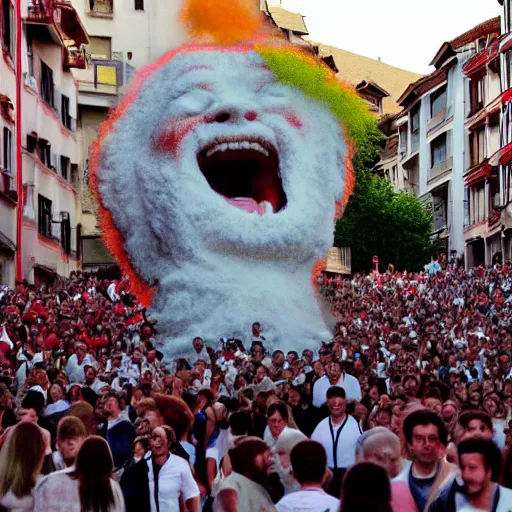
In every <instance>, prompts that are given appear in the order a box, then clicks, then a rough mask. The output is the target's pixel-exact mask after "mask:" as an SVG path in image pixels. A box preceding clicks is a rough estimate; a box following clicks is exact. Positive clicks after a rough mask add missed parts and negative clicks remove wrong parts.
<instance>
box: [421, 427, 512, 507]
mask: <svg viewBox="0 0 512 512" xmlns="http://www.w3.org/2000/svg"><path fill="white" fill-rule="evenodd" d="M458 455H459V461H460V469H461V476H462V480H463V481H464V487H461V486H459V485H457V483H456V482H454V484H453V485H452V488H451V489H450V490H449V491H445V492H444V493H443V495H442V496H440V497H439V498H438V499H437V500H436V501H435V502H434V503H433V504H432V506H431V508H430V511H429V512H463V511H470V510H488V511H489V512H508V511H509V510H510V505H511V504H512V490H510V489H506V488H505V487H502V486H500V485H498V484H497V483H495V482H497V481H498V478H499V475H500V470H501V452H500V450H499V448H498V447H497V446H496V445H495V444H494V443H493V442H492V441H491V440H490V439H483V438H481V437H470V438H468V439H466V440H464V441H462V442H461V443H460V444H459V447H458Z"/></svg>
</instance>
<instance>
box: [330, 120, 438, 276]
mask: <svg viewBox="0 0 512 512" xmlns="http://www.w3.org/2000/svg"><path fill="white" fill-rule="evenodd" d="M381 141H382V134H381V133H380V132H379V131H378V129H377V128H376V127H374V128H373V127H372V128H370V129H369V130H368V135H367V137H366V139H365V141H364V142H363V144H361V145H360V146H359V149H358V152H357V153H356V155H355V157H354V169H355V174H356V187H355V191H354V194H353V196H352V197H351V198H350V201H349V203H348V205H347V208H346V210H345V213H344V215H343V217H342V218H341V219H340V220H339V221H338V222H337V224H336V229H335V233H334V245H335V246H336V247H350V248H351V250H352V270H353V271H354V272H362V271H368V270H370V269H371V268H372V258H373V256H378V257H379V264H380V267H381V270H383V269H385V268H387V265H388V264H390V263H392V264H393V265H395V268H396V269H397V270H405V269H407V270H411V271H415V270H419V269H421V268H422V267H423V265H425V264H426V263H428V261H429V258H430V256H431V255H432V254H433V252H434V249H435V248H434V244H433V243H432V241H431V239H430V233H431V230H432V214H431V213H430V212H428V211H427V210H426V209H425V208H424V206H423V204H422V203H420V202H419V201H418V200H417V199H416V197H414V196H413V195H412V194H410V193H407V192H395V191H394V190H393V187H392V186H391V183H390V182H389V181H388V180H386V179H383V178H380V177H379V176H376V175H374V174H372V173H371V172H370V169H371V168H372V167H373V166H374V165H375V163H376V162H377V160H378V158H379V147H380V143H381Z"/></svg>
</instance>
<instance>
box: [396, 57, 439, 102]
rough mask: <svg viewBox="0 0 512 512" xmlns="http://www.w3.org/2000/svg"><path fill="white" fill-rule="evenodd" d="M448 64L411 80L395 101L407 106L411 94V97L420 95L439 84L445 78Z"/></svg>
mask: <svg viewBox="0 0 512 512" xmlns="http://www.w3.org/2000/svg"><path fill="white" fill-rule="evenodd" d="M447 73H448V66H443V67H442V68H439V69H436V70H435V71H434V72H432V73H430V74H429V75H425V76H422V77H421V78H420V79H419V80H417V81H416V82H413V83H411V84H409V85H408V87H407V88H406V89H405V90H404V91H403V94H402V95H401V96H400V97H399V98H398V99H397V102H398V103H399V104H400V105H401V106H403V107H407V105H408V104H409V103H410V101H409V99H410V98H411V95H413V98H417V97H419V96H422V95H423V94H425V93H426V92H427V91H429V90H430V89H432V87H435V86H436V85H439V84H440V83H442V82H443V81H444V80H446V78H447Z"/></svg>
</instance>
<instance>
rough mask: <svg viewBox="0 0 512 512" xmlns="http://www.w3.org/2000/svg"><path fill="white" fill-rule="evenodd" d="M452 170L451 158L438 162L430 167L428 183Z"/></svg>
mask: <svg viewBox="0 0 512 512" xmlns="http://www.w3.org/2000/svg"><path fill="white" fill-rule="evenodd" d="M452 168H453V157H452V156H451V157H449V158H447V159H446V160H445V161H444V162H440V163H439V164H437V165H435V166H434V167H432V168H431V169H430V171H429V175H428V181H429V182H431V181H432V180H435V179H437V178H440V177H442V176H443V175H445V174H446V173H448V172H450V171H451V170H452Z"/></svg>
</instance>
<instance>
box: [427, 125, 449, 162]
mask: <svg viewBox="0 0 512 512" xmlns="http://www.w3.org/2000/svg"><path fill="white" fill-rule="evenodd" d="M430 152H431V162H432V165H431V167H435V166H436V165H439V164H440V163H442V162H444V161H445V160H446V133H442V134H441V135H439V137H436V138H435V139H434V140H433V141H432V142H431V144H430Z"/></svg>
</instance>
